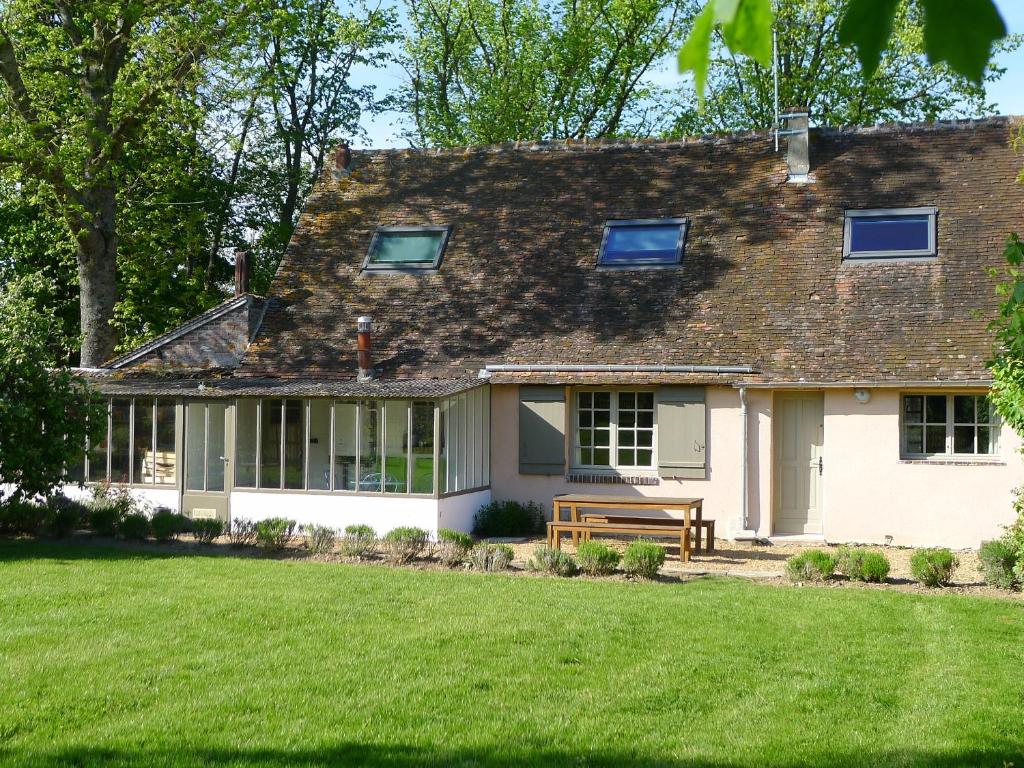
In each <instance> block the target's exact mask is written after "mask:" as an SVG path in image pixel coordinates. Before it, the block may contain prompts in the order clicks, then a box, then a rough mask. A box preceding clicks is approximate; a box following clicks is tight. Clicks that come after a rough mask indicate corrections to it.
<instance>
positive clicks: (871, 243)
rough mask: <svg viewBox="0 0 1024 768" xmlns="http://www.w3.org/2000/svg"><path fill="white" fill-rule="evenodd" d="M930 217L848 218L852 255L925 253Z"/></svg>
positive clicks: (927, 246) (927, 245) (927, 244)
mask: <svg viewBox="0 0 1024 768" xmlns="http://www.w3.org/2000/svg"><path fill="white" fill-rule="evenodd" d="M929 218H930V217H929V216H927V215H924V216H856V217H853V218H851V219H850V250H851V251H852V252H853V253H877V252H885V251H926V250H928V248H929V242H928V241H929V231H930V229H931V225H930V223H929Z"/></svg>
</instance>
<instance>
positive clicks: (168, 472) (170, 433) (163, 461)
mask: <svg viewBox="0 0 1024 768" xmlns="http://www.w3.org/2000/svg"><path fill="white" fill-rule="evenodd" d="M177 421H178V412H177V409H176V408H175V407H174V402H173V401H172V400H157V402H156V451H155V452H154V459H153V462H154V466H155V470H154V473H155V475H156V484H157V485H174V481H175V479H176V477H177V469H178V455H177V446H176V445H175V426H176V424H177Z"/></svg>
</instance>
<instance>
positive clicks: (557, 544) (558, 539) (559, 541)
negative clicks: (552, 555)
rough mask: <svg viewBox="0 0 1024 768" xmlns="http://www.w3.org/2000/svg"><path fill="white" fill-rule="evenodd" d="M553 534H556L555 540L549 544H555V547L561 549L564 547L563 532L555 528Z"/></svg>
mask: <svg viewBox="0 0 1024 768" xmlns="http://www.w3.org/2000/svg"><path fill="white" fill-rule="evenodd" d="M552 534H553V535H554V537H555V540H554V541H553V542H551V544H550V545H549V546H554V548H555V549H561V548H562V534H561V532H560V531H559V530H558V529H557V528H555V529H554V530H553V531H552Z"/></svg>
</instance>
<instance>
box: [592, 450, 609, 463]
mask: <svg viewBox="0 0 1024 768" xmlns="http://www.w3.org/2000/svg"><path fill="white" fill-rule="evenodd" d="M609 458H610V457H609V454H608V449H607V448H595V449H594V464H595V465H596V466H602V467H608V466H611V463H610V462H609Z"/></svg>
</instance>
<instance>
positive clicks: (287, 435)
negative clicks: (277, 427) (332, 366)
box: [284, 400, 306, 489]
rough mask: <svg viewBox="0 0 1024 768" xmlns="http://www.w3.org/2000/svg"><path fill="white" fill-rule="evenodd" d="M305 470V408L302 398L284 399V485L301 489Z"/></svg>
mask: <svg viewBox="0 0 1024 768" xmlns="http://www.w3.org/2000/svg"><path fill="white" fill-rule="evenodd" d="M305 472H306V409H305V408H304V407H303V402H302V400H285V401H284V487H285V488H296V489H301V488H302V487H303V475H304V474H305Z"/></svg>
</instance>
